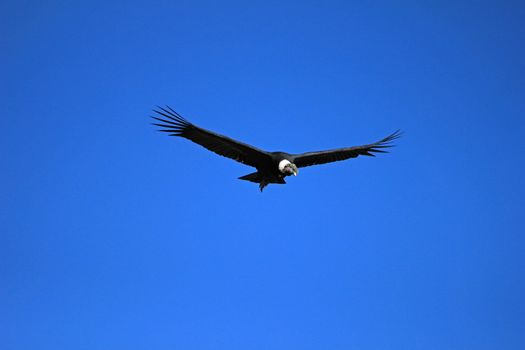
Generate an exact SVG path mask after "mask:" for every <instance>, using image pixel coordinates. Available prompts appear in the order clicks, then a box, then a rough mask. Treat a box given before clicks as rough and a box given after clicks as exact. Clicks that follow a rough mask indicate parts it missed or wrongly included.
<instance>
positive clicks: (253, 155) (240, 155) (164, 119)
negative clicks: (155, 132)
mask: <svg viewBox="0 0 525 350" xmlns="http://www.w3.org/2000/svg"><path fill="white" fill-rule="evenodd" d="M157 108H158V109H156V110H153V111H154V112H155V113H157V114H158V116H157V117H153V116H152V118H153V119H155V120H157V121H159V122H161V123H162V124H160V123H153V125H156V126H160V127H161V128H162V129H160V130H159V131H163V132H167V133H169V135H170V136H181V137H184V138H187V139H188V140H190V141H193V142H195V143H197V144H199V145H201V146H203V147H205V148H207V149H209V150H210V151H212V152H215V153H217V154H219V155H221V156H223V157H228V158H231V159H233V160H236V161H238V162H240V163H243V164H247V165H251V166H253V167H257V165H258V164H260V162H261V161H264V160H265V159H266V158H268V157H270V155H269V154H268V153H266V152H265V151H262V150H260V149H258V148H255V147H253V146H250V145H247V144H245V143H242V142H239V141H235V140H233V139H231V138H229V137H227V136H223V135H220V134H217V133H214V132H212V131H209V130H206V129H203V128H199V127H198V126H196V125H193V124H192V123H190V122H189V121H187V120H186V119H184V118H183V117H181V116H180V114H178V113H177V112H175V111H174V110H173V109H171V108H170V107H168V106H166V108H162V107H158V106H157Z"/></svg>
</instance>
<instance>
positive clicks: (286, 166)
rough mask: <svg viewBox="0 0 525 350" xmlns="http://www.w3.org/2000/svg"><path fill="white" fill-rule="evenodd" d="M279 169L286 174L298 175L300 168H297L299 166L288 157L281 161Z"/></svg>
mask: <svg viewBox="0 0 525 350" xmlns="http://www.w3.org/2000/svg"><path fill="white" fill-rule="evenodd" d="M279 171H280V172H281V173H283V174H284V175H285V176H289V175H293V176H297V174H298V173H299V169H297V166H296V165H295V164H294V163H292V162H290V161H289V160H286V159H283V160H281V161H280V162H279Z"/></svg>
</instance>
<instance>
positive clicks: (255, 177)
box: [239, 171, 262, 183]
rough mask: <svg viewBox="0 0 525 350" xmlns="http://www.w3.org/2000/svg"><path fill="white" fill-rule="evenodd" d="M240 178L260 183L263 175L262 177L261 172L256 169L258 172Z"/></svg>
mask: <svg viewBox="0 0 525 350" xmlns="http://www.w3.org/2000/svg"><path fill="white" fill-rule="evenodd" d="M239 180H246V181H251V182H255V183H259V182H261V180H262V177H261V174H259V172H258V171H256V172H254V173H251V174H248V175H244V176H241V177H240V178H239Z"/></svg>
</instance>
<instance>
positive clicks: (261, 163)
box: [152, 106, 401, 192]
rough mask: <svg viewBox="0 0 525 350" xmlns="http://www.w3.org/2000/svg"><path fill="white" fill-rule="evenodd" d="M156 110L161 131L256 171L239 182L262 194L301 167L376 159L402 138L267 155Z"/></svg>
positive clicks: (395, 135) (168, 111) (168, 110)
mask: <svg viewBox="0 0 525 350" xmlns="http://www.w3.org/2000/svg"><path fill="white" fill-rule="evenodd" d="M153 111H154V112H155V113H157V116H155V117H152V118H153V119H155V120H157V121H158V122H160V123H153V125H156V126H160V127H161V128H162V129H160V130H159V131H163V132H166V133H168V134H169V135H171V136H181V137H184V138H186V139H188V140H190V141H193V142H195V143H197V144H199V145H201V146H203V147H205V148H207V149H209V150H210V151H212V152H215V153H217V154H219V155H221V156H224V157H228V158H231V159H233V160H236V161H238V162H240V163H243V164H246V165H249V166H252V167H254V168H256V169H257V171H256V172H254V173H251V174H248V175H244V176H241V177H239V179H241V180H246V181H251V182H255V183H258V184H259V189H260V190H261V192H262V191H263V189H264V187H266V186H267V185H268V184H285V183H286V182H285V181H284V179H285V177H287V176H290V175H294V176H297V174H298V173H299V168H303V167H307V166H311V165H317V164H325V163H331V162H337V161H340V160H345V159H349V158H356V157H357V156H375V155H374V153H387V151H386V150H385V149H386V148H389V147H392V141H394V140H395V139H397V138H398V137H400V136H401V133H400V131H399V130H397V131H396V132H394V133H393V134H391V135H389V136H387V137H385V138H384V139H382V140H380V141H377V142H374V143H371V144H367V145H361V146H354V147H347V148H337V149H332V150H327V151H319V152H307V153H301V154H289V153H285V152H267V151H263V150H261V149H258V148H256V147H253V146H250V145H247V144H245V143H242V142H239V141H236V140H233V139H231V138H229V137H226V136H223V135H220V134H217V133H214V132H212V131H209V130H206V129H203V128H200V127H198V126H196V125H195V124H192V123H190V122H189V121H187V120H186V119H184V118H183V117H181V116H180V115H179V114H178V113H177V112H175V111H174V110H173V109H171V108H170V107H168V106H166V108H162V107H158V109H157V110H153Z"/></svg>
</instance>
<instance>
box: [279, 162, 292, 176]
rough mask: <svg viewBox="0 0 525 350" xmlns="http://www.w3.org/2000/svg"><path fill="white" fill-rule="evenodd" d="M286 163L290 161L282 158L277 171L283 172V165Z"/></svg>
mask: <svg viewBox="0 0 525 350" xmlns="http://www.w3.org/2000/svg"><path fill="white" fill-rule="evenodd" d="M288 164H292V162H290V161H289V160H286V159H283V160H281V161H280V162H279V171H280V172H281V173H284V167H285V166H287V165H288Z"/></svg>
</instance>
